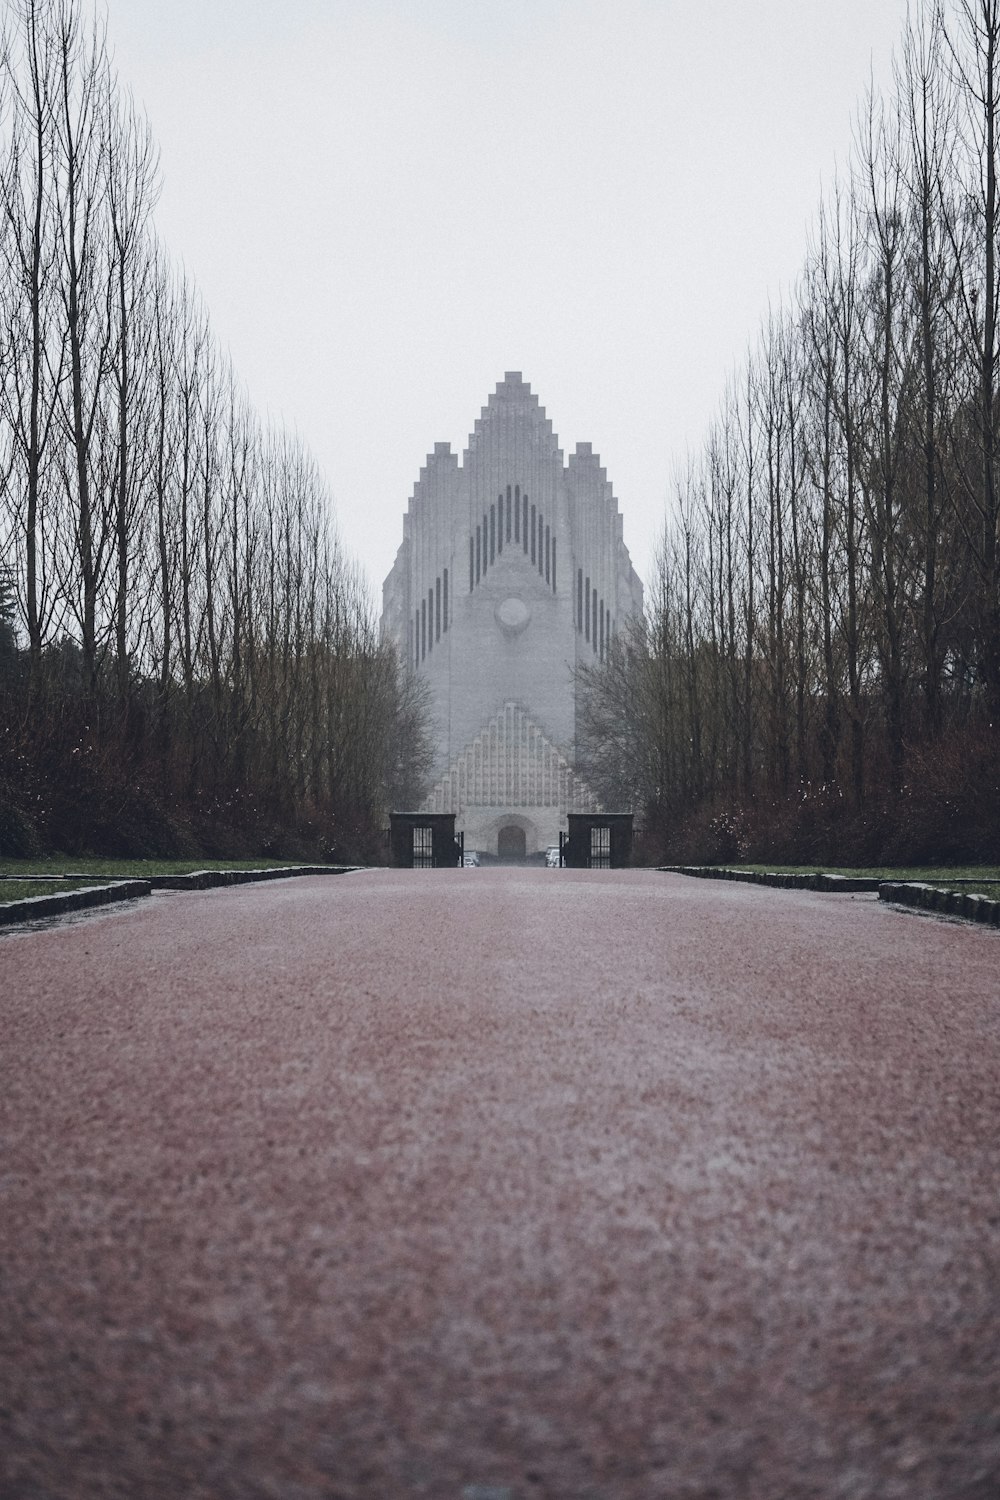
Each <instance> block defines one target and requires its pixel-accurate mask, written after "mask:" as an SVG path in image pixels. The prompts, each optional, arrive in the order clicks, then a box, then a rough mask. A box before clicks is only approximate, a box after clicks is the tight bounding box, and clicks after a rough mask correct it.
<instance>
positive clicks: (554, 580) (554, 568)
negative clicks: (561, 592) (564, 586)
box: [552, 532, 556, 593]
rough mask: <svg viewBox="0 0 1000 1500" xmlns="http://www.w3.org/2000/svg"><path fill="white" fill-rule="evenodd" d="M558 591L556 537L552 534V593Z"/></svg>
mask: <svg viewBox="0 0 1000 1500" xmlns="http://www.w3.org/2000/svg"><path fill="white" fill-rule="evenodd" d="M555 591H556V537H555V532H553V533H552V592H553V593H555Z"/></svg>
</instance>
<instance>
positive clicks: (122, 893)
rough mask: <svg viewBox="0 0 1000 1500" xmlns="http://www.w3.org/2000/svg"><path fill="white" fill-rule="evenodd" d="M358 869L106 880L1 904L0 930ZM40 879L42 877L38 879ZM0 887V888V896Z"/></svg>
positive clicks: (343, 867)
mask: <svg viewBox="0 0 1000 1500" xmlns="http://www.w3.org/2000/svg"><path fill="white" fill-rule="evenodd" d="M362 868H364V867H363V866H361V865H282V866H278V867H276V868H275V869H268V870H192V871H191V872H190V873H189V874H187V875H150V876H147V877H145V878H143V879H141V880H132V879H129V880H107V881H105V882H104V883H103V884H100V885H91V886H88V887H87V888H86V889H85V890H79V891H66V893H65V894H63V893H62V892H59V891H56V892H53V893H52V894H51V895H49V896H24V897H22V898H21V899H20V900H19V901H6V902H5V901H2V900H0V927H13V926H17V925H19V924H20V923H22V922H31V921H34V920H35V919H37V918H39V917H58V916H62V915H64V914H65V913H67V912H71V911H86V910H87V909H88V908H90V907H95V906H107V905H109V904H110V903H111V902H112V901H135V900H138V899H139V898H141V897H142V896H149V895H151V894H152V893H153V891H207V890H211V889H213V888H214V887H216V886H225V885H249V884H250V883H251V882H254V881H258V880H287V879H288V878H289V877H290V876H293V875H349V874H351V873H352V872H353V871H356V870H360V869H362ZM39 878H41V877H39ZM47 878H48V879H53V880H91V879H93V878H94V877H93V876H90V875H85V874H82V873H81V874H79V875H74V874H72V873H67V874H65V875H56V876H49V877H47ZM2 891H3V887H2V885H0V895H2Z"/></svg>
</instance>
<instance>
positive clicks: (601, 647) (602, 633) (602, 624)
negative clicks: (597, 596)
mask: <svg viewBox="0 0 1000 1500" xmlns="http://www.w3.org/2000/svg"><path fill="white" fill-rule="evenodd" d="M599 614H600V621H601V644H600V647H599V650H600V654H601V660H602V661H603V660H604V600H603V599H602V600H601V607H600V611H599Z"/></svg>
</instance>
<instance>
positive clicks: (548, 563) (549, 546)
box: [545, 526, 552, 583]
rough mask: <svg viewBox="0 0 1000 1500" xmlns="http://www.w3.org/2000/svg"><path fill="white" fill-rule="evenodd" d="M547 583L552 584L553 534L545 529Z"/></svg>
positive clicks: (547, 528) (548, 529)
mask: <svg viewBox="0 0 1000 1500" xmlns="http://www.w3.org/2000/svg"><path fill="white" fill-rule="evenodd" d="M545 582H546V583H551V582H552V532H551V530H550V528H549V527H548V526H546V528H545Z"/></svg>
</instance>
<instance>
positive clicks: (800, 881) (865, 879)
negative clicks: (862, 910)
mask: <svg viewBox="0 0 1000 1500" xmlns="http://www.w3.org/2000/svg"><path fill="white" fill-rule="evenodd" d="M657 869H659V870H662V871H663V872H664V873H665V874H669V875H694V876H696V877H698V878H700V879H702V880H738V881H742V882H744V883H745V884H748V885H769V886H776V887H778V888H779V889H781V890H793V891H839V892H841V893H843V894H845V895H846V894H848V893H853V892H857V891H875V892H877V893H878V898H879V900H880V901H889V902H892V904H893V905H895V906H912V907H916V908H918V909H919V910H921V911H932V912H938V913H941V914H942V915H944V916H949V917H963V918H964V919H965V920H966V921H968V922H981V923H984V924H985V925H987V926H991V927H1000V901H993V900H991V898H990V897H989V896H979V895H973V894H972V893H971V892H967V891H954V890H948V889H945V888H943V887H941V886H936V885H926V884H924V883H921V882H918V881H902V880H878V879H876V878H875V877H874V876H866V875H830V874H827V873H825V872H824V871H822V870H817V871H816V873H815V874H808V875H792V874H787V873H785V872H784V871H780V870H773V871H766V870H730V869H724V868H723V867H721V866H719V865H658V866H657ZM973 883H975V882H974V881H973V880H971V879H966V878H964V877H959V878H958V880H956V884H965V885H969V884H973Z"/></svg>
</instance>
